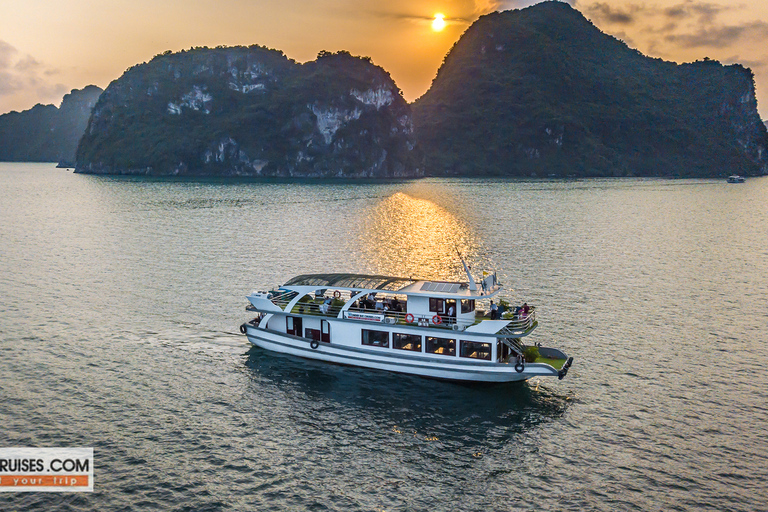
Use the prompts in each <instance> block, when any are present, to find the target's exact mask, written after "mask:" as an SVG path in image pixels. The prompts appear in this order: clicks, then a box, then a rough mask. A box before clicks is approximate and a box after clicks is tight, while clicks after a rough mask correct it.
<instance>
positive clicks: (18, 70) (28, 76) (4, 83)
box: [0, 40, 69, 107]
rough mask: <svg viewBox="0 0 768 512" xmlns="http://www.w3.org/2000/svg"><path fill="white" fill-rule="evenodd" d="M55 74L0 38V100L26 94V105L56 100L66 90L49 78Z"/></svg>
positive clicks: (56, 71) (52, 70)
mask: <svg viewBox="0 0 768 512" xmlns="http://www.w3.org/2000/svg"><path fill="white" fill-rule="evenodd" d="M56 74H58V70H56V69H55V68H51V67H49V66H47V65H45V64H44V63H42V62H40V61H38V60H37V59H35V58H34V57H33V56H32V55H21V53H20V52H19V50H17V49H16V48H15V47H14V46H13V45H11V44H9V43H7V42H6V41H3V40H0V100H10V97H25V98H30V101H32V104H30V105H29V107H31V106H32V105H33V104H34V103H37V102H40V101H56V100H57V99H59V98H61V97H62V96H63V95H64V93H66V92H67V91H68V90H69V88H68V87H67V86H65V85H64V84H61V83H58V82H56V81H55V80H53V76H54V75H56ZM32 98H34V99H32Z"/></svg>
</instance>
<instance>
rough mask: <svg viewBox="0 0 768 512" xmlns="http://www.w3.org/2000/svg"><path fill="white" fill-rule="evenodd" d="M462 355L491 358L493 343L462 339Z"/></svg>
mask: <svg viewBox="0 0 768 512" xmlns="http://www.w3.org/2000/svg"><path fill="white" fill-rule="evenodd" d="M461 357H471V358H473V359H485V360H486V361H490V360H491V344H490V343H480V342H479V341H464V340H461Z"/></svg>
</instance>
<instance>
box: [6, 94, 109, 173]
mask: <svg viewBox="0 0 768 512" xmlns="http://www.w3.org/2000/svg"><path fill="white" fill-rule="evenodd" d="M101 92H102V90H101V89H100V88H99V87H96V86H95V85H89V86H87V87H85V88H83V89H81V90H78V89H73V90H72V92H70V93H69V94H67V95H65V96H64V99H63V100H62V101H61V106H60V107H59V108H56V107H55V106H54V105H35V106H34V107H33V108H31V109H29V110H25V111H23V112H10V113H8V114H4V115H2V116H0V160H3V161H11V162H62V163H64V164H65V165H66V164H72V163H73V162H74V161H75V150H76V149H77V143H78V141H79V140H80V137H81V136H82V135H83V132H84V131H85V127H86V125H87V124H88V118H89V117H90V115H91V109H92V108H93V106H94V105H95V104H96V100H97V99H98V97H99V95H100V94H101Z"/></svg>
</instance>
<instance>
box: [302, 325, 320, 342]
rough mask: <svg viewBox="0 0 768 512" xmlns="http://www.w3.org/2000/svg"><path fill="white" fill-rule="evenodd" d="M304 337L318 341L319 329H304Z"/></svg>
mask: <svg viewBox="0 0 768 512" xmlns="http://www.w3.org/2000/svg"><path fill="white" fill-rule="evenodd" d="M304 337H305V338H307V339H310V340H315V341H320V329H310V328H309V327H307V328H306V329H304Z"/></svg>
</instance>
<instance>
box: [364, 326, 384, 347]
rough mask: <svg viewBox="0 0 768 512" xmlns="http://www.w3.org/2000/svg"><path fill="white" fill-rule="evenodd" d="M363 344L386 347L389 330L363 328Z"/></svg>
mask: <svg viewBox="0 0 768 512" xmlns="http://www.w3.org/2000/svg"><path fill="white" fill-rule="evenodd" d="M362 343H363V345H370V346H372V347H388V346H389V332H388V331H373V330H370V329H363V332H362Z"/></svg>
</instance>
